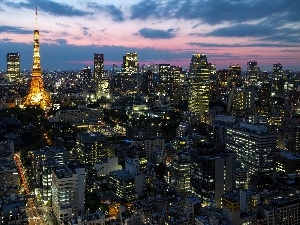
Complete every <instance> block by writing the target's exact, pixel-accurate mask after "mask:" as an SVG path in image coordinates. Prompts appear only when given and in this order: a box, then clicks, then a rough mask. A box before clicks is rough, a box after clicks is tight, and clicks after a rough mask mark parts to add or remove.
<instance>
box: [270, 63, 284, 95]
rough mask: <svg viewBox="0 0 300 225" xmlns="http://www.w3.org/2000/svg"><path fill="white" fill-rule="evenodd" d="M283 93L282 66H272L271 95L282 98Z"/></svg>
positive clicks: (277, 64) (278, 64)
mask: <svg viewBox="0 0 300 225" xmlns="http://www.w3.org/2000/svg"><path fill="white" fill-rule="evenodd" d="M283 93H284V77H283V70H282V64H281V63H276V64H273V74H272V93H271V95H272V96H274V95H276V96H282V95H283Z"/></svg>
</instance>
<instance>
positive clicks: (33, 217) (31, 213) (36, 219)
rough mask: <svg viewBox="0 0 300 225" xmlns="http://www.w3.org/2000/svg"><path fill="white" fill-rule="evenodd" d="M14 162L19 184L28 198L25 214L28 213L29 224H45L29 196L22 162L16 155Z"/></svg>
mask: <svg viewBox="0 0 300 225" xmlns="http://www.w3.org/2000/svg"><path fill="white" fill-rule="evenodd" d="M14 160H15V162H16V165H17V168H18V171H19V174H20V178H21V183H22V184H23V188H24V191H25V194H26V196H28V200H27V207H28V209H27V212H28V218H29V224H30V225H33V224H47V223H46V222H45V221H44V219H43V215H41V214H40V212H39V211H38V210H37V206H36V204H35V203H34V199H33V198H32V197H30V196H32V194H31V192H30V189H29V187H28V182H27V179H26V175H25V172H24V170H23V166H22V162H21V160H20V157H19V155H18V154H15V155H14Z"/></svg>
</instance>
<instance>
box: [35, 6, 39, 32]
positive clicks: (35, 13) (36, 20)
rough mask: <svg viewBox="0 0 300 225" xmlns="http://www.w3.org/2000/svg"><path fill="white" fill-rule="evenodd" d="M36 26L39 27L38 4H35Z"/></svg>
mask: <svg viewBox="0 0 300 225" xmlns="http://www.w3.org/2000/svg"><path fill="white" fill-rule="evenodd" d="M35 26H36V29H38V14H37V6H35Z"/></svg>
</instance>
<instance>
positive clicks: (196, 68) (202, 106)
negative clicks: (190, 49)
mask: <svg viewBox="0 0 300 225" xmlns="http://www.w3.org/2000/svg"><path fill="white" fill-rule="evenodd" d="M209 73H210V72H209V65H208V62H207V58H206V55H204V54H194V55H193V56H192V59H191V63H190V67H189V81H190V93H189V105H188V107H189V111H190V112H191V113H192V114H194V115H196V116H199V119H200V120H201V121H204V120H205V116H206V114H207V113H208V109H209Z"/></svg>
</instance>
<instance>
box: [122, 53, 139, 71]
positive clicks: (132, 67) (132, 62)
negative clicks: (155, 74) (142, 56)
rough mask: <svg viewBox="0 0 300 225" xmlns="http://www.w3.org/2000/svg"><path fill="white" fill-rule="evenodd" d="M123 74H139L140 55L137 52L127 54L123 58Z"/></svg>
mask: <svg viewBox="0 0 300 225" xmlns="http://www.w3.org/2000/svg"><path fill="white" fill-rule="evenodd" d="M122 71H123V72H135V73H136V72H137V71H138V55H137V53H136V52H132V53H126V55H125V56H123V65H122Z"/></svg>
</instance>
